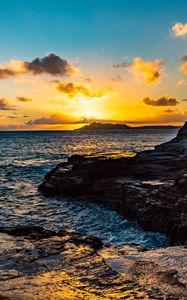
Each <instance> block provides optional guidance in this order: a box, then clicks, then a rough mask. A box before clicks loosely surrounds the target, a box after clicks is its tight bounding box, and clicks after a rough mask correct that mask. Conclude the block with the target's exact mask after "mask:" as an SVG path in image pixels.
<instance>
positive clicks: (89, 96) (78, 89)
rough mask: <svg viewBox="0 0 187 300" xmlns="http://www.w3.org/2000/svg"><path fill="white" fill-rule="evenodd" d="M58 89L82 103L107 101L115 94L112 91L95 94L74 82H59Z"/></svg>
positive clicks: (88, 88) (86, 87)
mask: <svg viewBox="0 0 187 300" xmlns="http://www.w3.org/2000/svg"><path fill="white" fill-rule="evenodd" d="M56 89H57V91H59V92H61V93H63V94H66V95H67V96H68V97H70V98H75V99H76V100H77V101H80V102H84V101H88V100H89V101H91V100H102V99H107V98H109V97H110V96H111V95H112V94H113V90H112V89H108V90H107V91H97V92H94V91H92V89H91V88H90V87H88V86H84V85H76V84H74V83H72V82H58V83H57V85H56Z"/></svg>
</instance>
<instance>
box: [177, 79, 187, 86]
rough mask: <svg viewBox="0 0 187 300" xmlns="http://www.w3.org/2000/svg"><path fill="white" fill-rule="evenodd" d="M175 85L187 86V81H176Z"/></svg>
mask: <svg viewBox="0 0 187 300" xmlns="http://www.w3.org/2000/svg"><path fill="white" fill-rule="evenodd" d="M177 85H178V86H185V85H187V80H185V79H181V80H178V81H177Z"/></svg>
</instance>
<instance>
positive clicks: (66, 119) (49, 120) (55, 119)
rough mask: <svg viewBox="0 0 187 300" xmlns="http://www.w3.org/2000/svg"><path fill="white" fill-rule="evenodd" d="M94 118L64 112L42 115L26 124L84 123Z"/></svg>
mask: <svg viewBox="0 0 187 300" xmlns="http://www.w3.org/2000/svg"><path fill="white" fill-rule="evenodd" d="M93 120H94V119H93V118H86V117H81V118H75V117H71V116H69V115H65V114H60V113H56V114H52V115H51V116H50V117H42V118H39V119H36V120H31V121H28V122H27V123H26V124H27V125H41V124H51V125H53V124H85V123H90V122H92V121H93Z"/></svg>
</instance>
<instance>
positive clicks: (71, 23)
mask: <svg viewBox="0 0 187 300" xmlns="http://www.w3.org/2000/svg"><path fill="white" fill-rule="evenodd" d="M0 28H1V29H0V38H1V48H0V130H34V129H55V130H56V129H74V128H78V127H81V126H82V125H83V124H86V123H90V122H93V121H95V120H96V121H100V122H116V123H118V122H124V123H126V124H129V125H132V126H136V125H144V124H155V125H157V124H158V125H160V124H172V125H181V124H182V123H183V122H184V121H185V120H187V1H186V0H178V1H177V0H176V1H175V0H162V1H161V0H157V1H155V0H68V1H66V0H45V1H44V0H27V1H26V0H14V1H12V0H6V1H1V3H0Z"/></svg>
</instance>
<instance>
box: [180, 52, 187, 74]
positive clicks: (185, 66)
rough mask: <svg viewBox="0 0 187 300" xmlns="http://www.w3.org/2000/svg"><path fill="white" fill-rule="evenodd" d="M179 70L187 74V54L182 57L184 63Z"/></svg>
mask: <svg viewBox="0 0 187 300" xmlns="http://www.w3.org/2000/svg"><path fill="white" fill-rule="evenodd" d="M179 71H180V72H181V73H183V74H187V55H185V56H183V57H182V64H181V65H180V67H179Z"/></svg>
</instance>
